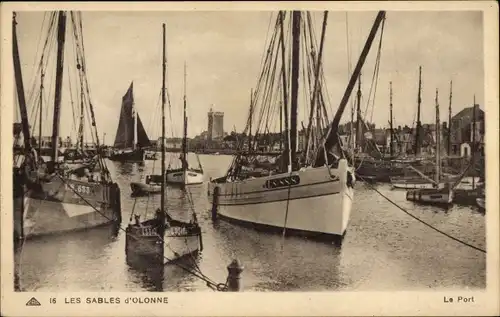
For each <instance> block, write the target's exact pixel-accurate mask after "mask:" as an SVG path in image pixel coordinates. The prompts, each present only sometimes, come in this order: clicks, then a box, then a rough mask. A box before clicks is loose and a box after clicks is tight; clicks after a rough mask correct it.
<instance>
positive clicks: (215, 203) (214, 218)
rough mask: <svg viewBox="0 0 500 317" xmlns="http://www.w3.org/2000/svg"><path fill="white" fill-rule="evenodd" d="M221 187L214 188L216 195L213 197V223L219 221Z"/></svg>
mask: <svg viewBox="0 0 500 317" xmlns="http://www.w3.org/2000/svg"><path fill="white" fill-rule="evenodd" d="M219 192H220V188H219V186H216V187H215V188H214V193H213V195H212V221H215V220H217V208H218V207H219Z"/></svg>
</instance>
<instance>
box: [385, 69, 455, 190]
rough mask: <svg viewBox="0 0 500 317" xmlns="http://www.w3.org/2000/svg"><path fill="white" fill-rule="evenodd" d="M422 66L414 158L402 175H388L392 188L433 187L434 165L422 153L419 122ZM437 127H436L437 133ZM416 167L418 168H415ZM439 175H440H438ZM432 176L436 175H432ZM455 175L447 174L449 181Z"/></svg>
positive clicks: (419, 77) (419, 71) (420, 77)
mask: <svg viewBox="0 0 500 317" xmlns="http://www.w3.org/2000/svg"><path fill="white" fill-rule="evenodd" d="M421 95H422V66H419V69H418V98H417V126H416V129H415V147H414V154H415V158H414V160H413V162H411V163H410V164H408V165H407V166H406V167H407V168H406V169H405V172H406V173H405V175H402V176H392V177H390V182H391V185H392V188H395V189H425V188H427V189H432V188H434V187H435V181H434V180H433V179H432V174H434V171H435V167H433V166H432V165H431V164H429V162H427V159H426V158H424V156H423V155H422V153H421V152H422V151H421V147H422V140H423V136H422V132H423V131H422V124H421V122H420V110H421V104H422V98H421ZM437 129H438V127H436V133H437ZM417 167H418V168H417ZM439 176H440V175H439ZM434 177H438V176H436V175H434ZM455 179H456V177H455V176H449V177H448V180H449V181H454V180H455Z"/></svg>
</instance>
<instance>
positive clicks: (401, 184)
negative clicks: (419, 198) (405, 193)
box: [391, 181, 435, 189]
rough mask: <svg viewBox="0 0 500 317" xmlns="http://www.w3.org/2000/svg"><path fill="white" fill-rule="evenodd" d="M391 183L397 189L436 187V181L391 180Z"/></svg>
mask: <svg viewBox="0 0 500 317" xmlns="http://www.w3.org/2000/svg"><path fill="white" fill-rule="evenodd" d="M391 185H392V187H393V188H395V189H432V188H435V185H434V183H431V182H426V183H423V182H422V183H418V182H405V181H391Z"/></svg>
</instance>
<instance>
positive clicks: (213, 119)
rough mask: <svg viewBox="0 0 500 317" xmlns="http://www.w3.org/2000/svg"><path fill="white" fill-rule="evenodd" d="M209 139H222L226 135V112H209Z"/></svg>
mask: <svg viewBox="0 0 500 317" xmlns="http://www.w3.org/2000/svg"><path fill="white" fill-rule="evenodd" d="M207 131H208V140H209V141H212V140H216V139H222V138H223V137H224V112H214V111H212V108H210V111H209V112H208V130H207Z"/></svg>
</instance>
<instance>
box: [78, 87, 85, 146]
mask: <svg viewBox="0 0 500 317" xmlns="http://www.w3.org/2000/svg"><path fill="white" fill-rule="evenodd" d="M80 78H82V77H80ZM83 93H84V91H83V83H82V85H80V99H81V100H80V102H81V103H80V126H79V128H78V139H79V140H78V141H79V143H80V147H81V150H82V151H83V127H84V124H85V118H84V103H83V100H84V95H83Z"/></svg>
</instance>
